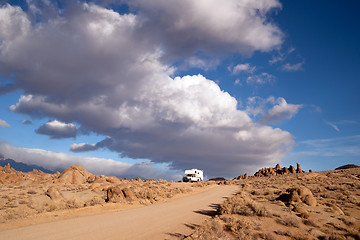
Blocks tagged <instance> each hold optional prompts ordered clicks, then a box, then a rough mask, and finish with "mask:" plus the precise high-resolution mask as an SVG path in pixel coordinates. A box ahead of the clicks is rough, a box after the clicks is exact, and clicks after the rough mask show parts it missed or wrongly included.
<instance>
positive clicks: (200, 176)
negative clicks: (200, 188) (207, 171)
mask: <svg viewBox="0 0 360 240" xmlns="http://www.w3.org/2000/svg"><path fill="white" fill-rule="evenodd" d="M185 175H186V176H185V177H183V181H184V182H200V181H203V180H204V171H203V170H199V169H191V170H185Z"/></svg>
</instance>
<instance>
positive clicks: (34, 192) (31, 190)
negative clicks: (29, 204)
mask: <svg viewBox="0 0 360 240" xmlns="http://www.w3.org/2000/svg"><path fill="white" fill-rule="evenodd" d="M27 193H28V194H37V192H36V191H35V190H34V189H30V190H29V191H28V192H27Z"/></svg>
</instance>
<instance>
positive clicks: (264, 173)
mask: <svg viewBox="0 0 360 240" xmlns="http://www.w3.org/2000/svg"><path fill="white" fill-rule="evenodd" d="M304 172H305V171H303V170H301V167H300V164H298V163H297V166H296V169H295V168H294V167H293V166H292V165H290V167H289V168H287V167H283V168H281V167H280V164H276V166H275V168H262V169H260V170H259V171H257V172H256V173H255V174H254V176H255V177H268V176H276V175H284V174H293V173H304Z"/></svg>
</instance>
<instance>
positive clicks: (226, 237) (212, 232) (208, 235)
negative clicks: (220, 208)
mask: <svg viewBox="0 0 360 240" xmlns="http://www.w3.org/2000/svg"><path fill="white" fill-rule="evenodd" d="M186 239H187V240H190V239H191V240H218V239H223V240H235V238H234V237H233V236H232V235H231V234H229V233H227V232H226V231H225V230H224V225H223V223H222V222H221V221H220V220H219V219H217V218H214V219H211V220H208V221H206V222H205V223H204V224H203V225H202V226H200V227H198V228H197V229H196V230H195V232H194V233H193V234H191V235H190V236H189V237H187V238H186ZM236 239H241V238H236Z"/></svg>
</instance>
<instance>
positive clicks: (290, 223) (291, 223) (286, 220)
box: [277, 217, 300, 228]
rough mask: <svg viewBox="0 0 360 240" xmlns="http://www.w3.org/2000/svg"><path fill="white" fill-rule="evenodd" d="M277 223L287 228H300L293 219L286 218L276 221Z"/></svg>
mask: <svg viewBox="0 0 360 240" xmlns="http://www.w3.org/2000/svg"><path fill="white" fill-rule="evenodd" d="M277 222H278V223H280V224H282V225H284V226H287V227H297V228H298V227H300V222H299V220H298V219H297V218H294V217H287V218H284V219H278V220H277Z"/></svg>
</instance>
